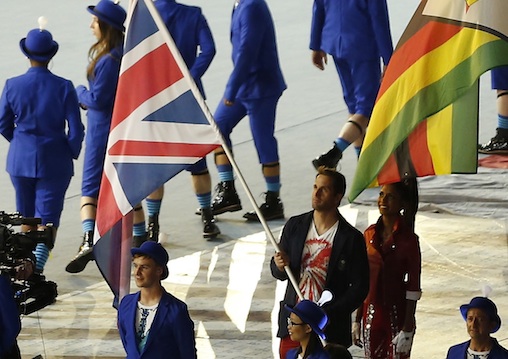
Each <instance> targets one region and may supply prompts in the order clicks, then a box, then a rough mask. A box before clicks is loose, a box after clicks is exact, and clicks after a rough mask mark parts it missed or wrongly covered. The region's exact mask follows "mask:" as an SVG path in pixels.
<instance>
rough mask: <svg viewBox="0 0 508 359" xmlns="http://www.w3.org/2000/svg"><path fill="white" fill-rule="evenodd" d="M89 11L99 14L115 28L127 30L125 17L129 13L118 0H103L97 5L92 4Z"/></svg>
mask: <svg viewBox="0 0 508 359" xmlns="http://www.w3.org/2000/svg"><path fill="white" fill-rule="evenodd" d="M88 12H90V13H92V14H93V15H95V16H97V17H98V18H99V19H100V20H101V21H104V22H105V23H107V24H109V25H111V26H113V27H114V28H115V29H118V30H121V31H125V26H123V23H124V22H125V18H126V17H127V13H126V12H125V10H124V8H123V7H121V6H120V4H119V3H118V2H117V1H111V0H101V1H99V2H98V3H97V5H95V6H93V5H90V6H89V7H88Z"/></svg>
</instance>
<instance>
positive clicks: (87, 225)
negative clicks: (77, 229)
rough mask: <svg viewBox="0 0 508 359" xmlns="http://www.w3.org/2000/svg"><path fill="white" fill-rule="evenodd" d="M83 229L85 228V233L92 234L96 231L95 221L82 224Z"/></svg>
mask: <svg viewBox="0 0 508 359" xmlns="http://www.w3.org/2000/svg"><path fill="white" fill-rule="evenodd" d="M81 227H82V228H83V233H86V232H91V231H93V230H94V229H95V220H93V219H85V220H84V221H82V222H81Z"/></svg>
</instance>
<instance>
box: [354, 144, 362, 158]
mask: <svg viewBox="0 0 508 359" xmlns="http://www.w3.org/2000/svg"><path fill="white" fill-rule="evenodd" d="M355 151H356V156H357V157H360V152H362V146H358V147H356V146H355Z"/></svg>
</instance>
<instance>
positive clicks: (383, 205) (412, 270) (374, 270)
mask: <svg viewBox="0 0 508 359" xmlns="http://www.w3.org/2000/svg"><path fill="white" fill-rule="evenodd" d="M417 205H418V194H417V187H416V180H414V181H413V182H410V183H402V182H399V183H394V184H389V185H385V186H383V187H382V188H381V191H380V192H379V198H378V207H379V212H380V213H381V217H379V219H378V221H377V222H376V223H375V224H373V225H371V226H370V227H369V228H367V230H366V231H365V233H364V237H365V242H366V245H367V255H368V258H369V266H370V289H369V294H368V295H367V298H366V299H365V301H364V303H363V306H362V307H360V308H359V310H358V311H357V316H356V318H357V320H356V322H355V323H353V337H354V338H353V339H354V341H355V344H357V345H359V344H360V335H359V334H360V321H361V324H362V327H363V338H364V345H365V355H366V358H369V359H370V358H383V359H386V358H389V359H402V358H409V355H410V351H411V346H412V342H413V336H414V332H415V327H416V324H415V310H416V301H417V300H418V299H420V297H421V288H420V274H421V253H420V245H419V241H418V236H417V235H416V234H415V233H414V216H415V214H416V209H417Z"/></svg>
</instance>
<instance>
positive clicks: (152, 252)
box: [131, 241, 169, 279]
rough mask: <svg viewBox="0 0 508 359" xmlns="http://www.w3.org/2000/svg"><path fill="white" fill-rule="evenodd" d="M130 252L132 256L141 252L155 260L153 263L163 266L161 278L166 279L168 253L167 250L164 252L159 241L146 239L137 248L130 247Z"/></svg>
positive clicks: (167, 273)
mask: <svg viewBox="0 0 508 359" xmlns="http://www.w3.org/2000/svg"><path fill="white" fill-rule="evenodd" d="M131 254H132V255H133V256H134V255H136V254H141V255H144V256H147V257H150V258H152V259H153V260H154V261H155V263H157V264H158V265H160V266H161V267H162V268H163V272H162V276H161V279H166V278H167V277H168V275H169V272H168V261H169V255H168V252H166V250H165V249H164V247H163V246H162V245H161V244H160V243H157V242H153V241H146V242H145V243H143V244H142V245H141V247H139V248H131Z"/></svg>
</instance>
